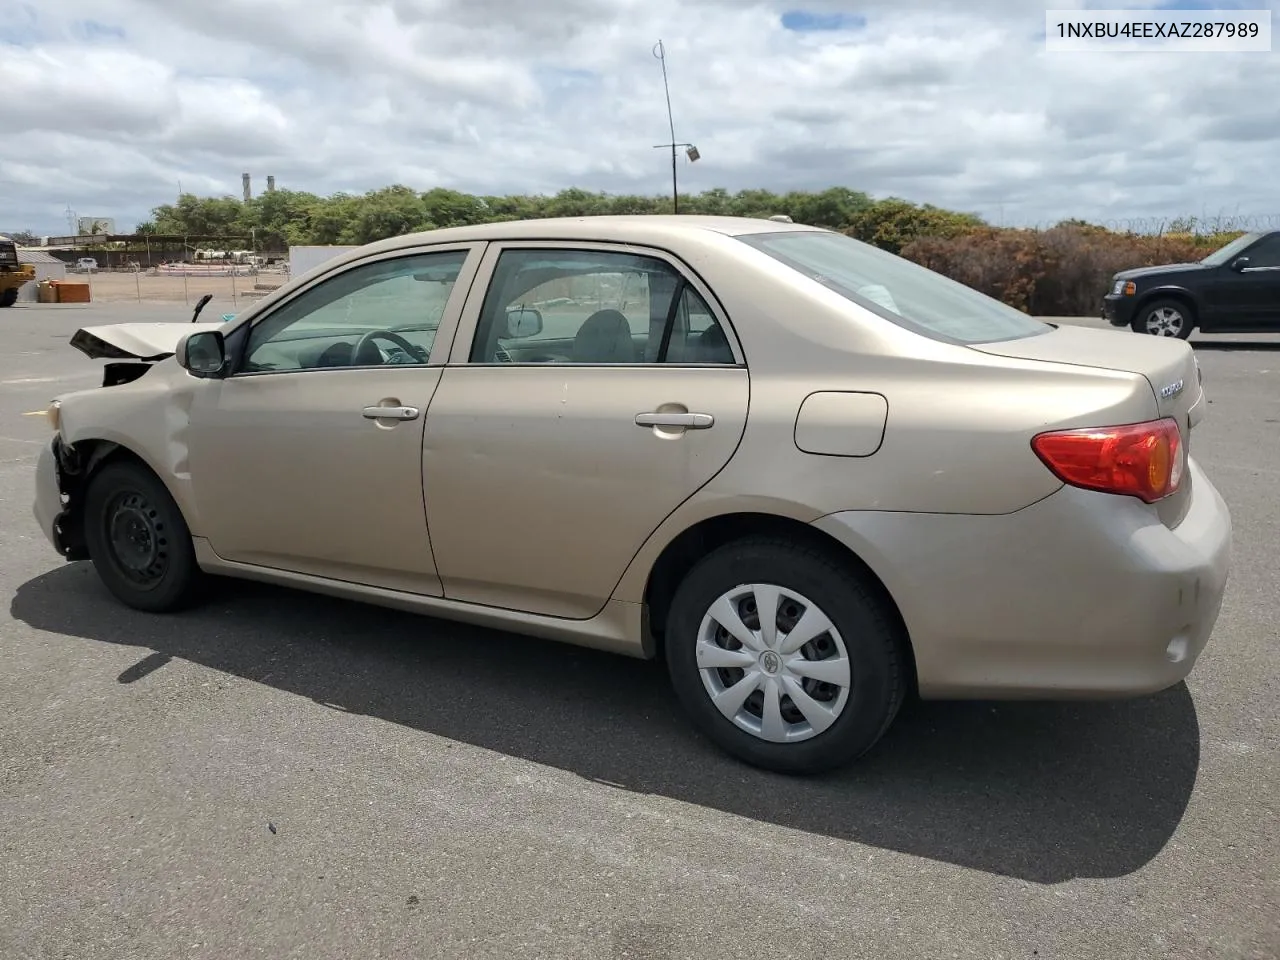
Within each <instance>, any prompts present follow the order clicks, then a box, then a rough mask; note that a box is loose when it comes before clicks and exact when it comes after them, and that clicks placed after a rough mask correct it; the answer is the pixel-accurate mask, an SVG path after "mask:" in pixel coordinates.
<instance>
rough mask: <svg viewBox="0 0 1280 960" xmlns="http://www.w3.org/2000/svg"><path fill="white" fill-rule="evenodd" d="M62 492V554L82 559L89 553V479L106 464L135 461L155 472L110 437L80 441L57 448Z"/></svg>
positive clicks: (60, 525)
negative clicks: (86, 500) (86, 510)
mask: <svg viewBox="0 0 1280 960" xmlns="http://www.w3.org/2000/svg"><path fill="white" fill-rule="evenodd" d="M58 459H59V465H60V466H61V475H62V493H64V494H65V495H66V497H67V501H66V505H65V507H64V512H63V514H62V517H61V519H60V520H59V528H60V530H61V533H62V540H63V553H64V554H65V555H66V557H67V559H68V560H85V559H87V558H88V556H89V551H88V548H87V547H86V545H85V537H84V492H85V489H86V488H87V487H88V485H89V480H90V479H91V478H92V477H93V475H94V474H96V473H97V472H98V471H99V470H101V469H102V468H103V467H104V466H106V465H107V464H108V463H120V462H128V463H136V464H137V465H138V466H140V467H142V468H143V469H144V470H146V471H147V472H148V473H151V474H154V473H155V471H154V470H152V469H151V466H150V465H149V464H148V463H147V462H146V461H145V460H143V459H142V458H141V457H140V456H138V455H137V454H136V453H134V452H133V451H132V450H130V449H129V448H128V447H122V446H121V445H120V444H118V443H115V442H113V441H110V440H81V441H79V442H78V443H76V444H74V445H62V444H60V445H59V447H58Z"/></svg>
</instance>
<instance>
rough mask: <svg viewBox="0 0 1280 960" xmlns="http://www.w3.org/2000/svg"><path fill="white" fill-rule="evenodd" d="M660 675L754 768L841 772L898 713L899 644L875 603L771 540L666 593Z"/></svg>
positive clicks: (811, 558) (829, 570)
mask: <svg viewBox="0 0 1280 960" xmlns="http://www.w3.org/2000/svg"><path fill="white" fill-rule="evenodd" d="M666 659H667V668H668V671H669V673H670V675H671V681H672V684H673V685H674V687H675V691H676V695H677V697H678V698H679V699H680V702H681V704H682V706H683V707H684V709H685V711H686V712H687V713H688V714H689V716H690V718H691V719H692V721H693V723H694V725H695V726H696V727H697V728H698V729H699V730H700V731H701V732H702V733H704V734H705V735H706V736H707V737H709V738H710V739H711V740H712V741H713V742H715V743H716V744H717V745H719V746H720V747H721V748H722V749H724V750H726V751H727V752H729V753H730V754H732V755H734V756H736V757H738V758H739V759H741V760H743V761H745V762H747V763H750V764H752V765H754V766H758V767H763V768H765V769H769V770H774V771H778V772H783V773H817V772H821V771H824V770H829V769H832V768H835V767H838V766H843V765H845V764H847V763H851V762H852V761H853V760H855V759H856V758H858V757H859V756H861V755H862V754H863V753H865V752H866V751H867V750H869V749H870V748H871V747H872V746H873V745H874V744H875V743H876V741H878V740H879V739H880V737H881V736H883V734H884V732H885V731H886V730H887V729H888V727H889V725H890V723H892V721H893V719H894V717H895V716H896V715H897V712H898V709H899V707H900V706H901V704H902V699H903V695H904V692H905V691H904V687H905V672H906V671H905V669H904V667H905V664H904V656H903V644H902V642H901V638H900V637H899V631H898V630H897V628H896V627H895V625H894V620H893V619H892V618H891V617H890V615H889V612H888V611H887V610H886V608H885V604H884V603H883V601H882V600H881V599H880V598H879V597H878V596H877V594H876V592H875V591H873V590H872V589H871V588H870V587H869V585H868V584H866V583H865V582H863V580H862V579H861V578H860V577H859V576H858V575H857V574H856V573H854V572H853V571H852V570H851V569H849V568H848V567H847V566H846V565H844V564H842V563H839V562H837V561H836V560H835V559H833V558H831V557H829V556H827V555H826V554H824V553H822V552H818V551H815V550H812V549H809V548H806V547H802V546H797V545H795V544H793V543H789V542H787V541H781V540H773V539H763V538H762V539H750V540H743V541H738V542H734V543H730V544H728V545H726V546H723V547H721V548H719V549H718V550H716V551H714V552H713V553H711V554H709V555H708V556H707V557H705V558H704V559H703V560H702V561H700V562H699V563H698V564H697V565H696V566H695V567H694V569H693V570H692V571H691V572H690V573H689V575H688V576H687V577H686V578H685V580H684V582H683V583H682V584H681V585H680V587H679V589H678V590H677V591H676V595H675V597H674V599H673V601H672V605H671V612H670V615H669V617H668V621H667V632H666Z"/></svg>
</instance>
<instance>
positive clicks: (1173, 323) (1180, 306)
mask: <svg viewBox="0 0 1280 960" xmlns="http://www.w3.org/2000/svg"><path fill="white" fill-rule="evenodd" d="M1194 327H1195V319H1194V318H1193V316H1192V314H1191V310H1190V308H1189V307H1188V306H1187V305H1186V304H1185V303H1183V302H1182V301H1181V300H1172V299H1163V300H1152V301H1151V302H1150V303H1148V304H1145V305H1144V306H1143V308H1142V309H1141V310H1140V311H1138V315H1137V316H1136V317H1135V318H1134V320H1133V331H1134V333H1148V334H1150V335H1151V336H1153V337H1177V338H1179V339H1180V340H1185V339H1187V337H1189V336H1191V331H1192V329H1193V328H1194Z"/></svg>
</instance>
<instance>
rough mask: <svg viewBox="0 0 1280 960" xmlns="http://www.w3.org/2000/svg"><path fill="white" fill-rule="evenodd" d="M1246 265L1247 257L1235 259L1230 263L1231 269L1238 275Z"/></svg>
mask: <svg viewBox="0 0 1280 960" xmlns="http://www.w3.org/2000/svg"><path fill="white" fill-rule="evenodd" d="M1248 265H1249V258H1248V257H1236V258H1235V259H1234V260H1232V261H1231V269H1232V270H1234V271H1236V272H1237V273H1239V272H1240V271H1241V270H1243V269H1244V268H1245V267H1247V266H1248Z"/></svg>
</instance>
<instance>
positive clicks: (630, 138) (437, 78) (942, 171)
mask: <svg viewBox="0 0 1280 960" xmlns="http://www.w3.org/2000/svg"><path fill="white" fill-rule="evenodd" d="M1269 2H1270V3H1272V4H1274V0H1269ZM1114 5H1115V4H1114V2H1111V3H1084V2H1068V0H1055V2H1054V3H1053V4H1051V6H1054V7H1079V8H1085V7H1089V6H1092V7H1110V6H1114ZM1126 5H1127V6H1130V7H1152V6H1156V3H1155V0H1140V2H1134V0H1128V2H1127V4H1126ZM1247 6H1249V7H1251V8H1259V7H1262V6H1264V4H1263V3H1261V2H1252V3H1249V4H1248V5H1247ZM5 7H6V14H5V17H4V19H3V20H0V89H3V90H5V91H6V95H5V96H4V97H3V98H0V226H5V227H12V228H15V229H19V228H31V229H34V230H37V231H40V232H44V231H52V232H57V230H59V229H60V228H61V227H62V224H63V222H64V221H63V216H62V214H63V210H64V208H65V207H66V205H67V204H70V205H71V206H72V207H73V208H74V209H76V210H77V211H78V212H80V213H81V214H84V215H93V216H112V217H115V218H116V220H117V222H119V223H122V224H129V223H133V222H135V221H137V220H139V219H143V218H145V217H146V216H147V215H148V212H149V210H150V208H151V207H152V206H154V205H156V204H158V203H162V202H166V201H168V200H170V199H171V198H172V197H173V195H174V194H175V192H176V189H177V183H178V181H181V182H182V185H183V188H184V189H186V190H190V191H199V192H214V193H229V194H233V195H237V194H238V193H239V189H240V173H241V172H242V171H244V170H249V171H252V172H253V174H254V176H255V187H256V188H257V189H261V188H262V187H263V185H264V181H265V176H266V175H267V174H274V175H275V176H276V178H277V183H278V184H279V185H280V186H282V187H291V188H296V189H304V190H311V191H314V192H316V193H321V194H325V193H331V192H334V191H336V190H339V189H345V190H365V189H369V188H373V187H379V186H384V185H387V184H389V183H392V182H403V183H406V184H409V185H411V186H414V187H417V188H419V189H428V188H430V187H433V186H449V187H455V188H458V189H462V190H467V191H471V192H484V193H490V192H491V193H505V192H516V191H520V192H525V191H528V192H554V191H556V190H559V189H563V188H565V187H570V186H581V187H586V188H589V189H603V190H608V191H610V192H642V193H650V194H658V193H662V192H664V191H665V190H667V189H668V184H669V179H668V178H669V167H668V166H667V161H665V160H664V158H663V154H662V152H661V151H657V150H654V149H653V145H654V144H655V143H660V142H662V141H663V140H665V139H666V137H667V122H666V114H665V107H664V102H663V96H662V78H661V72H660V69H659V66H658V63H657V62H656V61H655V60H654V58H653V56H652V53H651V50H652V47H653V45H654V43H655V41H656V40H657V39H658V38H662V39H663V41H664V44H665V47H666V51H667V57H668V68H669V71H670V76H671V82H672V99H673V106H674V109H675V115H676V134H677V137H678V138H679V139H682V140H692V141H694V142H696V143H697V144H698V147H699V149H700V151H701V154H702V159H701V160H700V161H699V162H698V163H697V164H696V165H689V164H687V163H684V161H681V171H680V173H681V187H682V189H689V190H693V191H698V190H704V189H708V188H711V187H715V186H723V187H727V188H729V189H742V188H749V187H761V188H766V189H774V190H786V189H793V188H823V187H826V186H831V185H837V184H838V185H842V186H848V187H851V188H854V189H860V190H866V191H868V192H871V193H873V194H875V195H887V194H895V195H898V196H903V197H907V198H909V199H915V200H920V201H928V202H932V203H937V204H941V205H946V206H951V207H956V208H961V209H967V210H977V211H978V212H981V213H983V214H985V215H987V216H989V217H992V218H993V219H999V218H1001V217H1003V218H1004V219H1005V220H1006V221H1009V222H1042V223H1043V222H1050V221H1053V220H1056V219H1060V218H1065V217H1072V216H1082V217H1089V218H1095V219H1106V218H1128V217H1158V216H1179V215H1186V214H1197V215H1199V214H1203V213H1209V214H1216V213H1219V212H1225V213H1233V214H1238V213H1246V214H1280V184H1278V183H1277V181H1276V178H1275V177H1274V176H1272V175H1271V171H1272V170H1273V169H1274V157H1275V156H1276V153H1277V148H1280V122H1277V121H1280V106H1277V103H1276V100H1275V98H1274V96H1272V95H1271V92H1272V91H1274V90H1276V89H1280V62H1278V61H1277V58H1276V57H1275V56H1274V55H1272V54H1174V55H1152V54H1143V55H1096V54H1095V55H1082V54H1053V55H1050V54H1047V53H1046V52H1045V51H1044V49H1043V43H1042V41H1040V40H1038V39H1037V35H1038V34H1039V33H1040V32H1041V31H1042V30H1043V28H1044V12H1043V7H1035V6H1032V5H1029V4H1027V3H1026V2H1025V0H861V2H859V3H857V4H852V3H851V2H842V0H807V2H804V0H757V2H751V0H538V2H537V3H532V2H528V0H329V2H327V3H325V4H316V3H311V2H307V0H272V2H270V3H263V2H261V0H219V2H217V3H210V4H202V3H201V4H197V3H175V2H173V0H59V2H58V3H56V4H54V3H43V2H42V3H37V2H35V0H5ZM788 11H804V12H807V13H808V14H810V15H812V16H816V17H822V16H829V15H832V14H841V13H849V12H850V11H853V12H854V13H856V18H857V19H856V20H854V21H852V22H853V23H854V26H853V28H851V29H837V30H829V31H811V32H798V31H793V30H787V29H784V27H783V23H782V19H783V18H782V15H783V14H784V13H785V12H788Z"/></svg>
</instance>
